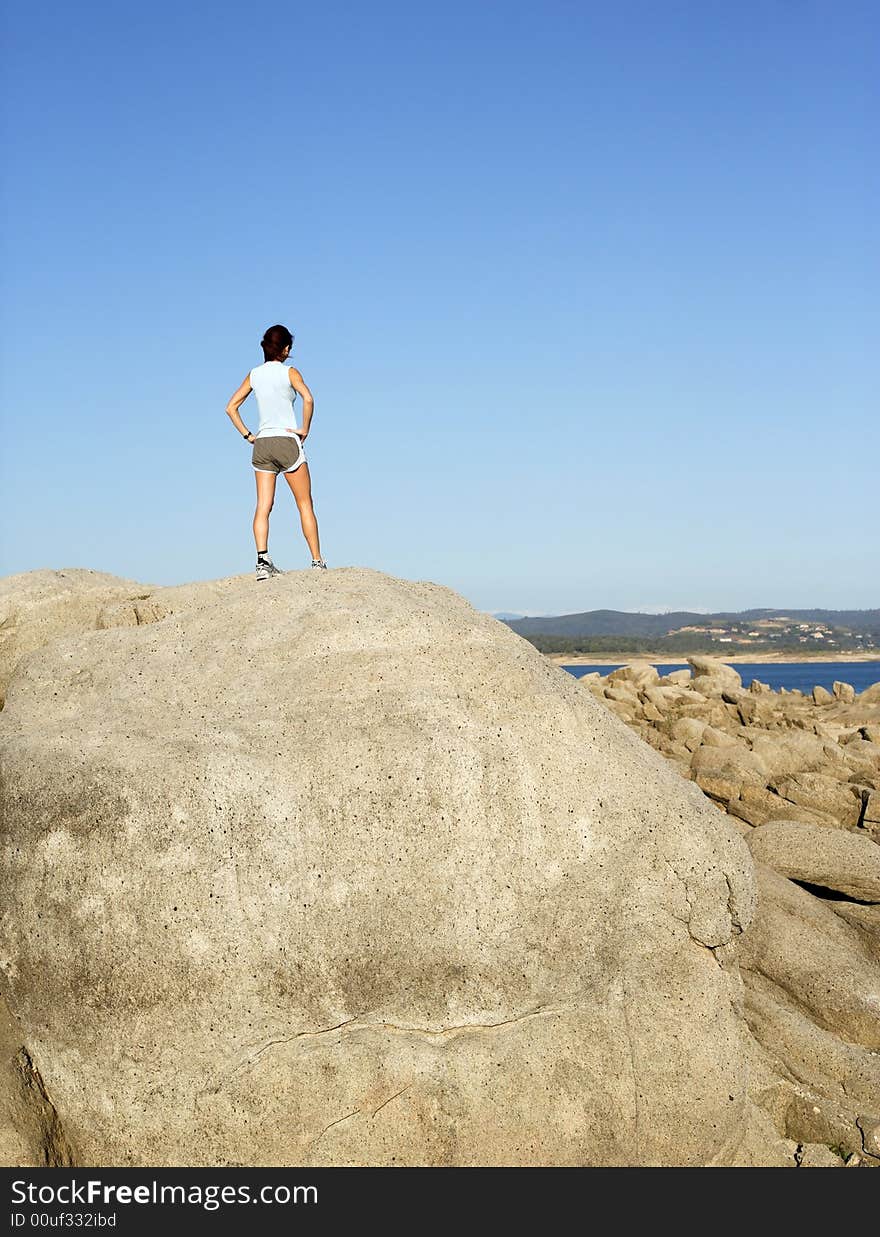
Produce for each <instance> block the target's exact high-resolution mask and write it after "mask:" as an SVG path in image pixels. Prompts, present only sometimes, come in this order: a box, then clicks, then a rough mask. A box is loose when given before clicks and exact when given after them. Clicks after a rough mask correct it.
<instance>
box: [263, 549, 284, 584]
mask: <svg viewBox="0 0 880 1237" xmlns="http://www.w3.org/2000/svg"><path fill="white" fill-rule="evenodd" d="M283 574H284V572H283V571H281V570H280V569H279V568H278V567H276V566H275V564H274V563H273V562H272V560H271V558H270V557H269V555H268V554H266V555H264V556H263V557H262V558H258V559H257V579H258V580H268V579H269V576H280V575H283Z"/></svg>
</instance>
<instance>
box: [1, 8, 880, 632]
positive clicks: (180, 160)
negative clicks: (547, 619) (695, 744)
mask: <svg viewBox="0 0 880 1237" xmlns="http://www.w3.org/2000/svg"><path fill="white" fill-rule="evenodd" d="M273 9H274V11H275V13H276V16H275V17H274V18H270V17H269V14H270V13H272V12H273ZM878 15H880V9H878V7H877V5H876V4H874V3H863V4H862V3H850V2H847V0H844V2H843V3H841V2H839V0H834V2H831V0H829V2H823V3H817V2H814V0H762V2H760V3H757V2H754V0H744V2H741V3H738V4H735V5H734V4H730V3H726V2H724V3H722V2H713V0H699V2H698V0H688V2H676V0H663V2H659V0H658V2H656V3H637V2H633V0H615V2H614V3H611V2H607V3H590V2H585V0H581V2H579V3H566V2H561V0H542V3H541V4H524V3H517V2H512V3H480V2H478V0H477V2H475V0H470V2H468V3H458V2H457V0H445V2H444V3H443V4H442V5H441V4H431V5H427V4H426V5H419V4H416V5H413V4H411V3H391V2H379V3H374V4H369V5H368V4H354V3H351V4H340V3H333V2H332V0H330V2H328V3H325V4H322V5H312V4H309V5H304V4H287V5H278V6H263V8H262V9H254V8H253V6H245V5H244V4H239V3H222V2H221V3H216V4H212V5H208V4H203V3H200V2H196V3H188V4H180V3H176V4H168V3H165V2H164V0H160V2H158V3H151V4H149V5H137V6H136V5H131V4H109V3H108V4H105V3H89V2H88V0H85V2H83V3H80V4H77V5H71V4H67V3H65V4H58V3H54V2H50V3H44V4H41V5H40V6H38V7H37V8H33V7H30V8H29V7H28V6H25V5H23V4H19V5H17V6H15V8H14V10H12V8H11V6H9V8H8V11H7V16H6V18H5V32H4V33H5V40H6V44H7V52H6V57H5V63H4V82H3V86H2V87H0V89H2V92H3V94H4V96H5V99H4V105H5V106H4V112H5V120H4V147H5V168H6V172H7V176H6V178H5V185H4V189H3V218H4V226H3V233H4V254H3V263H4V269H5V272H6V274H5V279H4V291H3V296H2V324H0V325H2V357H0V359H2V409H3V413H2V416H3V424H2V427H0V428H2V447H0V483H2V499H0V519H2V529H3V534H2V545H0V574H9V573H12V572H19V571H27V570H31V569H33V568H37V567H56V568H60V567H65V566H83V567H93V568H96V569H99V570H103V571H111V572H115V573H117V574H119V575H123V576H127V577H133V578H136V579H139V580H142V581H145V582H153V583H160V584H161V583H176V582H179V581H184V580H194V579H205V578H212V577H218V576H225V575H231V574H235V573H238V572H245V571H250V570H252V567H253V558H254V553H253V549H254V547H253V538H252V533H251V520H252V516H253V496H254V480H253V473H252V470H251V467H250V448H249V447H247V446H245V444H244V443H243V441H242V439H241V438H240V437H239V436H238V435H237V433H236V431H235V430H234V428H233V427H232V425H231V423H230V422H229V420H228V418H227V417H226V414H225V412H224V408H225V405H226V401H227V399H228V398H229V396H230V394H231V393H232V392H233V391H234V390H235V388H236V387H237V386H238V385H239V383H240V382H241V381H242V379H243V378H244V376H245V374H246V373H247V372H248V370H249V369H250V368H251V367H252V366H253V365H256V364H258V363H259V362H260V361H262V353H261V352H260V350H259V346H258V345H259V340H260V337H261V335H262V332H263V331H264V330H265V328H266V327H267V326H269V325H271V324H272V323H274V322H283V323H285V324H287V325H288V326H289V327H290V329H291V330H292V331H293V332H294V334H295V336H296V344H295V347H294V353H293V357H292V360H293V362H294V364H296V365H297V366H298V367H299V369H300V370H301V371H302V373H303V376H304V377H305V379H306V382H307V383H308V384H309V385H310V386H311V388H312V390H313V392H314V395H315V418H314V422H313V426H312V433H311V435H310V436H309V440H308V443H307V454H308V458H309V462H310V469H311V474H312V484H313V493H314V498H315V509H316V513H317V516H318V520H319V524H320V529H321V537H322V549H323V552H324V556H325V558H326V559H327V561H328V563H329V564H330V566H331V567H334V566H348V565H362V566H368V567H374V568H377V569H379V570H382V571H387V572H389V573H391V574H393V575H397V576H403V577H405V578H409V579H415V580H436V581H438V582H440V583H443V584H446V585H448V586H449V587H451V588H454V589H456V590H458V591H459V592H461V593H463V594H464V595H465V596H466V597H468V599H469V600H470V601H472V602H473V604H474V605H476V606H478V607H479V608H481V609H486V610H506V611H519V612H523V613H532V614H538V613H556V612H563V611H565V612H569V611H576V610H587V609H594V608H600V607H606V606H607V607H614V608H620V609H628V610H650V609H671V608H678V607H683V608H685V607H686V608H696V609H737V608H744V607H748V606H780V607H794V606H827V607H871V606H878V605H880V549H878V546H880V538H878V536H877V522H878V463H880V451H878V447H880V442H878V438H880V431H878V418H877V390H878V373H877V368H878V365H877V356H878V348H877V342H878V331H877V328H878V305H877V294H876V289H877V287H878V273H880V272H878V269H877V267H878V250H877V233H876V222H875V221H876V217H877V210H878V200H877V199H878V194H877V159H876V144H877V129H878V125H877V119H878V110H877V103H878V98H877V85H876V83H877V81H878V55H877V46H878V43H877V36H878V33H880V16H878ZM242 411H243V416H244V418H245V421H246V422H247V423H248V424H250V425H252V426H255V425H256V423H257V414H256V408H255V406H254V401H253V397H251V398H250V400H248V401H247V403H246V404H245V405H244V407H243V410H242ZM282 486H284V483H283V482H281V483H280V485H279V493H278V499H277V501H276V505H275V510H274V512H273V515H272V528H271V536H270V550H271V552H272V554H273V556H274V558H275V561H276V562H277V563H278V564H279V566H281V567H285V568H302V567H306V566H307V565H308V561H309V555H308V550H307V548H306V545H305V542H304V541H303V539H302V536H301V533H300V531H299V525H298V520H297V518H296V510H295V506H294V503H293V499H292V496H291V495H290V493H289V491H288V490H287V488H286V486H284V488H283V492H282Z"/></svg>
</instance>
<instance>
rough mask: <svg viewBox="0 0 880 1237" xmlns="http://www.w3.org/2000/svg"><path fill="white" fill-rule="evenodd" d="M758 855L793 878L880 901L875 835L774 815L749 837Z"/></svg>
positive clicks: (864, 899) (878, 849)
mask: <svg viewBox="0 0 880 1237" xmlns="http://www.w3.org/2000/svg"><path fill="white" fill-rule="evenodd" d="M748 844H749V849H750V850H751V852H752V854H753V855H754V857H755V858H756V859H759V860H760V861H761V862H762V863H766V864H767V865H768V866H769V867H771V868H773V870H774V871H775V872H780V873H781V874H782V875H783V876H787V877H788V878H789V879H790V880H796V881H804V882H806V883H807V884H810V885H818V886H820V887H821V888H824V889H833V890H836V891H837V892H838V893H845V894H846V895H847V896H848V897H851V898H855V899H856V900H857V901H859V902H880V846H878V845H877V843H876V842H874V841H872V840H871V838H869V837H865V836H859V835H858V834H856V833H847V832H844V831H842V830H838V829H824V828H822V826H821V825H808V824H803V823H801V822H800V821H791V820H774V821H772V822H771V823H770V824H766V825H762V826H761V827H760V828H759V829H755V830H754V831H753V832H752V833H751V834H750V835H749V837H748Z"/></svg>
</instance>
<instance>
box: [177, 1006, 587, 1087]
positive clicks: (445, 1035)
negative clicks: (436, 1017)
mask: <svg viewBox="0 0 880 1237" xmlns="http://www.w3.org/2000/svg"><path fill="white" fill-rule="evenodd" d="M576 1009H577V1006H569V1005H559V1006H538V1007H536V1008H535V1009H530V1010H527V1011H526V1012H525V1013H524V1014H519V1015H517V1016H516V1017H515V1018H504V1019H502V1020H500V1021H499V1022H487V1023H478V1022H465V1023H462V1024H461V1025H459V1026H449V1027H417V1026H406V1025H402V1024H399V1023H395V1022H367V1021H362V1020H361V1019H360V1018H349V1019H347V1020H346V1021H345V1022H337V1023H336V1024H335V1025H334V1026H332V1027H322V1028H321V1029H320V1030H318V1031H298V1032H297V1033H296V1034H295V1035H276V1036H273V1037H272V1038H271V1039H267V1040H265V1041H263V1042H262V1043H261V1044H259V1045H258V1046H252V1047H251V1048H250V1049H246V1050H245V1053H244V1055H243V1056H242V1057H240V1059H239V1060H238V1061H237V1062H236V1063H235V1064H234V1065H233V1067H232V1069H231V1070H229V1071H228V1072H227V1073H225V1074H223V1075H222V1076H221V1077H220V1078H218V1079H216V1080H215V1081H214V1082H213V1083H211V1084H209V1085H207V1086H205V1087H203V1088H202V1089H201V1090H200V1091H199V1092H198V1094H197V1096H196V1099H197V1100H198V1099H199V1098H200V1097H201V1096H203V1095H216V1094H217V1092H218V1091H220V1090H222V1089H223V1087H225V1086H228V1085H229V1083H230V1082H232V1080H233V1079H234V1078H236V1077H237V1076H238V1075H239V1074H241V1073H243V1072H244V1071H245V1070H247V1069H250V1067H251V1066H252V1065H254V1064H255V1063H256V1062H257V1061H258V1060H259V1059H260V1057H262V1056H263V1054H264V1053H266V1052H268V1051H269V1049H270V1048H275V1047H277V1046H278V1045H280V1044H292V1043H294V1042H295V1041H297V1040H308V1039H313V1040H314V1039H322V1038H323V1037H325V1036H328V1035H334V1034H336V1033H337V1032H344V1033H345V1034H351V1033H352V1032H355V1031H384V1032H388V1033H390V1034H392V1035H413V1036H416V1037H418V1038H420V1039H424V1040H427V1042H428V1043H445V1042H446V1041H447V1040H449V1039H454V1038H456V1037H458V1036H460V1035H480V1034H484V1033H486V1032H492V1031H498V1030H500V1029H501V1028H503V1027H509V1026H514V1025H515V1024H516V1023H518V1022H525V1021H527V1020H528V1019H529V1018H541V1017H549V1016H552V1015H554V1014H565V1013H571V1012H573V1011H574V1010H576ZM387 1102H388V1101H386V1103H387ZM377 1111H378V1110H377Z"/></svg>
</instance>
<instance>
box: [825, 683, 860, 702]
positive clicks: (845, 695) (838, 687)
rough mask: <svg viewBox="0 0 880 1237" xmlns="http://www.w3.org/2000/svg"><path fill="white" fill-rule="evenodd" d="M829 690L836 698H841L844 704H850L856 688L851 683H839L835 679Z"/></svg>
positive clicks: (854, 696)
mask: <svg viewBox="0 0 880 1237" xmlns="http://www.w3.org/2000/svg"><path fill="white" fill-rule="evenodd" d="M831 690H832V691H833V692H834V695H835V696H836V697H837V699H838V700H842V701H843V703H844V704H852V703H853V701H854V700H855V698H856V689H855V688H854V687H853V685H852V683H841V682H840V681H839V680H837V679H835V680H834V682H833V683H832V684H831Z"/></svg>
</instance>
